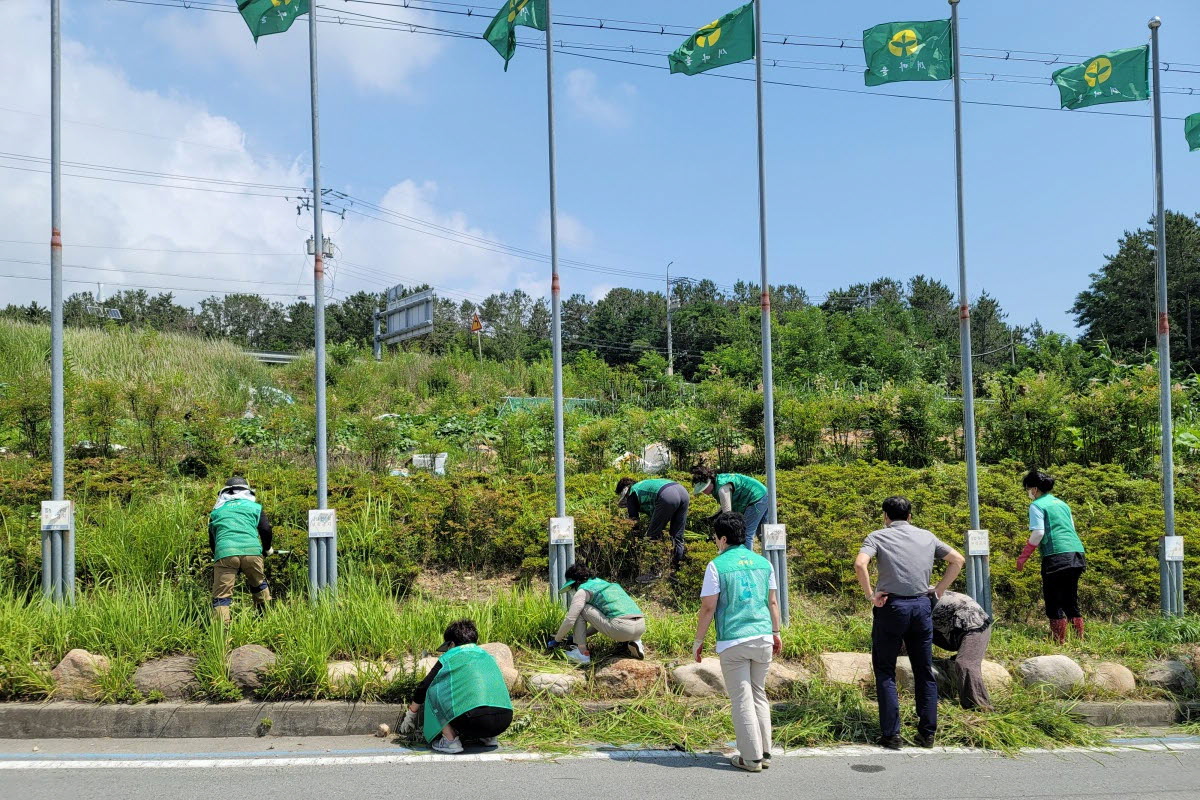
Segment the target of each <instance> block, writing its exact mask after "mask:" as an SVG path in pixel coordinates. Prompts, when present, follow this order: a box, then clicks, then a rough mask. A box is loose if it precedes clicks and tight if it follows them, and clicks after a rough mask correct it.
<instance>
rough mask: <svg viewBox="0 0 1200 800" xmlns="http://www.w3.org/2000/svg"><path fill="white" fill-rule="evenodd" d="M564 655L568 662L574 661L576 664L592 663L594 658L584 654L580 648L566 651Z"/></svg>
mask: <svg viewBox="0 0 1200 800" xmlns="http://www.w3.org/2000/svg"><path fill="white" fill-rule="evenodd" d="M563 655H564V656H566V657H567V659H568V660H570V661H574V662H575V663H576V664H590V663H592V657H591V656H589V655H588V654H587V653H584V652H582V651H581V650H580V649H579V648H578V647H571V648H568V649H567V650H564V651H563Z"/></svg>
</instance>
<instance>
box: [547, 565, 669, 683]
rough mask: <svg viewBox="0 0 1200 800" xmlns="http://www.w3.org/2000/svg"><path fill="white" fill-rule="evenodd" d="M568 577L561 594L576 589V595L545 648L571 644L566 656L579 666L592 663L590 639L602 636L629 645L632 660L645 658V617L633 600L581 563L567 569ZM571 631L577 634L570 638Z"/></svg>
mask: <svg viewBox="0 0 1200 800" xmlns="http://www.w3.org/2000/svg"><path fill="white" fill-rule="evenodd" d="M565 575H566V578H567V582H566V583H564V584H563V587H562V589H560V590H559V591H560V592H566V591H569V590H571V589H574V590H575V596H574V597H572V598H571V606H570V608H568V609H567V615H566V617H564V618H563V621H562V625H560V626H559V627H558V632H557V633H555V634H554V638H553V639H551V640H550V641H548V642H546V646H547V647H548V648H550V649H554V648H556V647H558V646H559V645H560V644H565V645H568V646H567V648H566V649H565V650H564V651H563V655H565V656H566V657H567V658H569V659H570V660H571V661H574V662H576V663H577V664H590V663H591V661H592V656H591V651H590V650H589V649H588V643H587V637H588V636H590V635H591V634H594V633H602V634H604V635H605V636H607V637H608V638H610V639H612V640H613V641H614V642H618V643H624V644H626V645H627V648H628V651H629V657H630V658H637V659H642V658H645V657H646V649H645V648H644V647H643V646H642V636H643V635H645V633H646V617H645V615H644V614H642V610H641V609H640V608H638V605H637V603H635V602H634V601H633V598H632V597H630V596H629V595H628V593H626V591H625V590H624V589H622V588H621V587H620V585H618V584H615V583H609V582H608V581H605V580H601V579H600V578H597V577H596V576H595V575H593V574H592V571H591V570H589V569H588V568H587V565H586V564H584V563H583V562H582V561H576V562H575V563H574V564H572V565H571V566H569V567H567V571H566V573H565ZM572 630H574V635H571V636H570V638H568V635H569V634H570V632H571V631H572Z"/></svg>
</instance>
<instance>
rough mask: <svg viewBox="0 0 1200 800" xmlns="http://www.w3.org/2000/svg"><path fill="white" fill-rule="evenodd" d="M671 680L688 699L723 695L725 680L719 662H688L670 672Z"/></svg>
mask: <svg viewBox="0 0 1200 800" xmlns="http://www.w3.org/2000/svg"><path fill="white" fill-rule="evenodd" d="M671 680H672V682H674V683H675V685H677V686H678V687H679V688H681V689H682V690H683V693H684V694H685V695H687V696H688V697H713V696H716V695H723V694H725V678H724V677H723V676H722V675H721V661H720V659H717V658H706V659H704V660H703V661H701V662H700V663H698V664H697V663H696V662H695V661H689V662H688V663H686V664H681V665H680V666H678V667H676V668H675V669H673V670H671Z"/></svg>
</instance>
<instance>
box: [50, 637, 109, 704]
mask: <svg viewBox="0 0 1200 800" xmlns="http://www.w3.org/2000/svg"><path fill="white" fill-rule="evenodd" d="M107 670H108V658H107V657H105V656H98V655H93V654H92V653H89V652H88V651H87V650H81V649H79V648H76V649H74V650H72V651H71V652H69V653H67V654H66V655H65V656H63V660H62V661H60V662H58V666H57V667H55V668H54V669H52V670H50V676H51V677H53V678H54V684H55V687H56V688H55V690H54V695H55V697H57V698H59V699H62V700H94V699H96V695H97V694H98V691H99V686H98V685H97V682H98V681H99V679H100V673H102V672H105V671H107Z"/></svg>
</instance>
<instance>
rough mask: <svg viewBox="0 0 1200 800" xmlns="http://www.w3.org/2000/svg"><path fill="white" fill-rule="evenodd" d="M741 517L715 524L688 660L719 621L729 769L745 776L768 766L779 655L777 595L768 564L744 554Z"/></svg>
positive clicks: (730, 515)
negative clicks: (771, 695) (731, 751)
mask: <svg viewBox="0 0 1200 800" xmlns="http://www.w3.org/2000/svg"><path fill="white" fill-rule="evenodd" d="M745 536H746V522H745V520H744V519H743V518H742V515H741V514H737V513H734V512H730V511H723V512H721V513H720V514H719V515H718V516H717V518H716V520H714V521H713V538H714V540H715V541H716V544H717V553H718V555H717V557H716V558H714V559H713V560H712V561H710V562H709V563H708V567H706V568H705V570H704V583H703V584H702V585H701V588H700V614H699V618H698V619H697V621H696V640H695V641H694V642H693V643H692V655H693V657H695V659H696V661H697V662H699V661H700V660H701V653H702V652H703V650H704V637H705V636H706V635H707V634H708V626H709V624H710V623H712V621H713V618H714V617H715V618H716V621H717V655H718V657H720V659H721V675H722V677H724V679H725V689H726V691H728V692H729V700H730V703H731V705H732V706H733V729H734V731H735V732H736V734H737V749H738V752H737V755H734V756H732V757H730V759H729V763H730V764H732V765H733V766H735V767H737V768H738V769H744V770H746V771H747V772H760V771H762V770H764V769H766V768H768V767H769V766H770V765H771V744H772V742H771V704H770V702H769V701H768V700H767V670H768V669H769V668H770V666H771V658H772V656H777V655H779V654H780V653H781V652H783V641H782V640H781V639H780V638H779V628H780V618H779V593H778V590H777V586H776V584H775V570H774V569H772V567H771V562H770V561H767V559H765V558H763V557H762V556H760V555H758V554H757V553H755V552H754V551H753V550H748V549H747V548H745V547H743V546H742V545H743V544H744V543H745Z"/></svg>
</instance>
